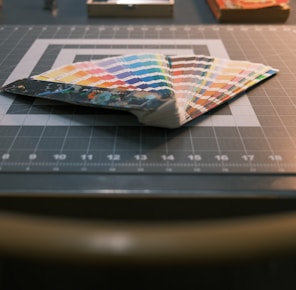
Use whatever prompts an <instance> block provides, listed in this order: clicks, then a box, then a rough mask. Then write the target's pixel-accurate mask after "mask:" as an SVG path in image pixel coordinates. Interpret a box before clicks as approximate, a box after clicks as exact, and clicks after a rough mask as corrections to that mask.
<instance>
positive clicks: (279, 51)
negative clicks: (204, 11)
mask: <svg viewBox="0 0 296 290" xmlns="http://www.w3.org/2000/svg"><path fill="white" fill-rule="evenodd" d="M143 51H145V52H160V53H165V54H192V53H195V54H206V55H211V56H215V57H224V58H231V59H239V60H249V61H253V62H261V63H264V64H266V65H270V66H273V67H275V68H278V69H279V70H280V72H279V73H278V75H277V76H275V77H274V78H272V79H270V80H268V81H267V82H265V83H263V84H262V85H260V86H258V87H256V88H255V89H253V90H251V91H250V92H248V93H247V94H246V95H244V96H242V97H240V98H238V99H236V100H234V101H232V102H231V103H229V104H226V105H224V106H222V107H220V108H218V109H216V110H214V111H212V112H211V113H208V114H206V115H204V116H202V117H201V118H198V119H196V120H194V121H192V122H191V123H189V124H188V125H186V126H184V127H182V128H180V129H174V130H169V129H160V128H152V127H144V126H142V125H140V124H139V123H138V122H137V120H136V118H135V117H134V116H132V115H130V114H128V113H123V112H116V111H109V110H103V109H89V108H81V107H75V106H69V105H64V104H60V103H54V102H49V101H41V100H34V99H31V98H24V97H12V96H8V95H4V94H3V93H2V94H1V95H0V172H1V173H4V174H9V176H10V177H11V179H10V181H6V180H7V179H6V178H3V181H2V185H5V184H6V183H7V182H11V181H12V180H14V176H17V175H15V174H23V173H25V174H27V175H26V176H27V177H28V176H31V177H32V176H33V177H32V178H34V176H36V174H40V173H42V174H52V175H50V176H51V178H52V179H53V182H54V176H57V175H59V176H60V175H61V174H62V173H64V174H76V175H77V176H84V177H85V176H87V175H88V174H91V175H96V176H105V175H107V176H110V175H111V176H112V175H114V176H115V175H116V176H117V177H118V178H125V177H124V176H126V175H128V176H129V178H131V176H132V177H136V178H140V179H141V178H144V177H145V176H146V177H147V176H148V175H149V176H151V175H155V176H157V178H161V176H163V177H165V176H170V175H178V176H179V177H180V176H187V177H188V176H194V177H195V178H197V177H200V176H201V175H202V174H218V175H219V174H223V175H224V176H225V175H226V176H227V175H229V176H230V175H231V174H232V175H233V174H244V175H245V176H248V175H250V176H253V175H254V174H257V175H256V176H259V175H260V174H271V175H274V176H279V175H280V176H285V175H289V176H291V175H292V176H293V174H294V173H296V125H295V124H296V85H295V84H296V75H295V73H294V68H295V67H296V27H294V26H0V84H2V85H3V84H6V83H9V82H11V81H14V80H16V79H18V78H23V77H27V76H29V75H31V74H39V73H41V72H43V71H46V70H48V69H51V68H53V67H57V66H60V65H63V64H67V63H70V62H74V61H84V60H91V59H100V58H104V57H108V56H115V55H120V54H127V53H137V52H143ZM53 173H54V174H53ZM55 174H56V175H55ZM2 176H5V175H3V174H2ZM146 177H145V178H146ZM126 178H128V177H126ZM180 178H181V177H180ZM32 180H33V179H32ZM65 180H66V179H65ZM65 182H66V181H65ZM37 183H38V181H37ZM151 183H152V184H153V181H152V182H151ZM4 187H5V186H4ZM148 187H149V186H148ZM193 188H194V187H193Z"/></svg>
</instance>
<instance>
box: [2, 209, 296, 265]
mask: <svg viewBox="0 0 296 290" xmlns="http://www.w3.org/2000/svg"><path fill="white" fill-rule="evenodd" d="M0 253H1V254H2V255H5V256H12V257H24V258H38V259H45V260H53V261H71V262H78V263H81V262H82V263H96V264H101V265H135V264H143V265H153V264H157V265H159V264H163V265H166V264H169V265H174V264H175V265H177V264H179V263H197V264H201V263H221V262H222V263H224V262H228V261H232V262H233V261H234V262H236V261H244V260H252V259H258V258H259V259H260V258H266V257H267V258H269V257H274V256H285V255H286V256H290V257H292V256H293V255H294V254H295V253H296V213H285V214H276V215H268V216H261V217H248V218H246V217H244V218H236V219H228V220H223V219H219V220H211V221H200V222H196V221H174V222H163V221H162V222H151V221H149V222H140V221H138V222H128V221H124V222H116V221H103V222H98V221H89V220H88V221H87V220H78V219H69V218H68V219H67V218H66V219H65V218H63V219H62V218H49V217H41V216H40V217H38V216H34V215H28V214H14V213H9V212H2V213H1V214H0Z"/></svg>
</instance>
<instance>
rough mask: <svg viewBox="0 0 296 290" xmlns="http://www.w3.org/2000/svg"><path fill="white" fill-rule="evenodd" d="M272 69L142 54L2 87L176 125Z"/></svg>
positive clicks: (78, 65)
mask: <svg viewBox="0 0 296 290" xmlns="http://www.w3.org/2000/svg"><path fill="white" fill-rule="evenodd" d="M276 73H277V70H276V69H274V68H272V67H269V66H266V65H263V64H260V63H252V62H248V61H234V60H228V59H221V58H215V57H209V56H203V55H185V56H166V55H162V54H149V53H145V54H136V55H124V56H118V57H110V58H105V59H102V60H98V61H88V62H78V63H73V64H69V65H65V66H63V67H60V68H57V69H53V70H50V71H47V72H44V73H42V74H40V75H36V76H32V77H30V78H25V79H21V80H17V81H15V82H13V83H11V84H9V85H7V86H5V87H4V88H3V90H4V91H6V92H8V93H13V94H18V95H27V96H32V97H39V98H46V99H52V100H58V101H63V102H68V103H72V104H77V105H83V106H94V107H105V108H109V109H119V110H128V111H130V112H131V113H133V114H135V115H136V116H137V117H138V119H139V121H140V122H141V123H144V124H146V125H151V126H158V127H166V128H177V127H180V126H182V125H183V124H185V123H187V122H189V121H191V120H192V119H195V118H196V117H198V116H200V115H202V114H204V113H206V112H208V111H209V110H211V109H213V108H215V107H217V106H219V105H221V104H222V103H224V102H226V101H228V100H230V99H232V98H233V97H235V96H238V95H240V94H242V93H244V92H245V91H246V90H247V89H249V88H251V87H253V86H254V85H256V84H257V83H259V82H261V81H263V80H264V79H266V78H269V77H270V76H272V75H274V74H276Z"/></svg>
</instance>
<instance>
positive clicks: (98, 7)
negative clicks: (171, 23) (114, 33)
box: [86, 0, 174, 17]
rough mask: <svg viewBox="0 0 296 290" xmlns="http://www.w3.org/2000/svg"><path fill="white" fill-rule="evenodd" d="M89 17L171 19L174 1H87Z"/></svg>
mask: <svg viewBox="0 0 296 290" xmlns="http://www.w3.org/2000/svg"><path fill="white" fill-rule="evenodd" d="M86 5H87V12H88V16H89V17H172V16H173V14H174V0H121V1H120V0H117V1H116V0H105V1H104V0H87V2H86Z"/></svg>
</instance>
